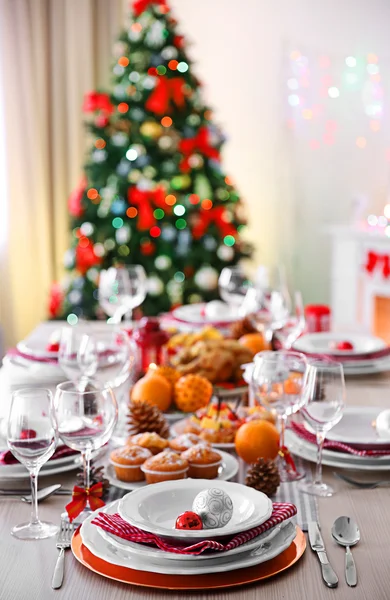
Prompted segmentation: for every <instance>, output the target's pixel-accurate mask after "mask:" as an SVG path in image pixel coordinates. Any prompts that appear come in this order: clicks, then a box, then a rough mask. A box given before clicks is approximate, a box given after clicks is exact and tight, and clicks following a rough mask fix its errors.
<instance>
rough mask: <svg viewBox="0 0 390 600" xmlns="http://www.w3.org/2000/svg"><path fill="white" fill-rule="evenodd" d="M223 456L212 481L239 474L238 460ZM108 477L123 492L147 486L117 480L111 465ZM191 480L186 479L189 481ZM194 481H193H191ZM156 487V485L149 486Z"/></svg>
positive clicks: (226, 478) (223, 454)
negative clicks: (216, 474)
mask: <svg viewBox="0 0 390 600" xmlns="http://www.w3.org/2000/svg"><path fill="white" fill-rule="evenodd" d="M220 454H221V456H222V465H221V469H220V472H219V474H218V477H216V478H215V479H211V480H210V481H215V482H219V481H228V480H229V479H232V478H233V477H234V476H235V475H237V472H238V460H237V459H236V457H235V456H232V455H231V454H228V453H227V452H220ZM106 477H107V479H108V480H109V482H110V484H111V485H115V487H118V488H121V489H122V490H129V491H131V490H139V489H140V488H144V487H145V486H146V485H148V484H147V483H146V481H121V480H120V479H118V478H117V476H116V474H115V469H114V467H113V466H112V465H111V464H109V465H107V467H106ZM189 480H190V479H186V481H189ZM191 481H192V480H191ZM149 485H155V484H149Z"/></svg>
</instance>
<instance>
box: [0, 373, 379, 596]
mask: <svg viewBox="0 0 390 600" xmlns="http://www.w3.org/2000/svg"><path fill="white" fill-rule="evenodd" d="M347 390H348V395H347V403H348V404H351V405H352V404H356V405H367V404H369V405H372V406H381V407H383V408H385V407H388V406H390V377H388V378H386V377H378V376H377V377H375V378H374V377H373V378H371V379H364V380H361V379H353V380H349V381H348V383H347ZM332 471H333V469H328V468H325V469H324V478H325V480H326V481H327V482H332V485H333V486H334V487H335V488H336V489H337V493H336V494H335V495H334V496H333V497H332V498H324V499H320V500H319V512H320V522H321V526H322V532H323V537H324V540H325V544H326V548H327V551H328V555H329V558H330V561H331V563H332V565H333V566H334V568H335V570H336V572H337V574H338V576H339V580H340V582H339V586H338V588H337V589H335V590H330V589H328V588H327V587H326V586H325V585H324V584H323V582H322V579H321V575H320V567H319V563H318V559H317V557H316V555H315V554H314V553H313V552H312V551H311V549H310V547H308V548H307V550H306V552H305V554H304V556H303V557H302V559H301V560H300V561H299V562H298V563H297V564H296V565H295V566H294V567H292V568H291V569H290V570H288V571H286V572H285V573H284V574H282V575H280V576H278V577H275V578H274V579H270V580H268V581H265V582H264V583H261V584H253V585H251V586H246V587H243V588H233V589H232V590H226V591H220V592H209V593H207V592H203V593H201V592H199V593H197V594H193V593H185V594H181V593H175V592H163V591H158V590H153V589H148V588H136V587H132V586H128V585H124V584H120V583H116V582H113V581H110V580H108V579H104V578H103V577H100V576H99V575H96V574H94V573H92V572H90V571H89V570H87V569H86V568H84V567H83V566H82V565H80V564H79V563H78V562H77V561H76V560H75V559H74V557H73V556H72V554H71V552H70V551H68V552H67V554H66V573H65V581H64V585H63V587H62V588H61V589H60V590H57V591H54V590H52V589H51V587H50V584H51V578H52V573H53V569H54V565H55V561H56V559H57V551H56V549H55V540H54V539H49V540H43V541H39V542H22V541H19V540H16V539H14V538H13V537H12V536H11V535H10V529H11V527H12V526H13V525H14V524H16V523H19V522H21V521H24V520H28V517H29V511H30V509H29V506H28V505H26V504H23V503H22V502H20V501H18V500H10V499H4V498H2V499H0V540H1V541H0V599H1V600H46V598H49V599H51V598H58V599H60V598H63V599H66V600H68V599H69V600H100V599H103V598H107V599H109V600H128V599H129V598H132V599H147V600H159V599H162V598H172V599H173V598H174V599H179V598H183V597H185V598H191V599H195V598H204V597H205V596H209V597H210V598H213V599H215V600H227V599H228V598H229V599H230V598H231V599H232V600H233V599H234V600H252V599H253V600H255V599H256V600H257V599H258V598H260V597H261V599H262V600H281V599H286V600H303V599H305V600H306V599H307V600H325V599H329V598H335V599H336V600H337V599H338V600H349V599H351V600H352V599H353V600H363V599H364V600H389V599H390V552H389V548H390V543H389V541H390V489H387V488H382V489H377V490H358V489H355V488H352V487H350V486H348V485H347V484H344V483H343V482H341V481H339V480H335V479H334V477H333V475H332ZM385 475H386V474H385V473H372V474H371V473H370V474H363V473H357V472H355V476H356V477H359V478H361V479H362V480H363V479H366V480H370V479H372V480H375V479H378V478H379V479H383V478H384V476H385ZM73 481H74V474H73V477H72V475H71V476H68V475H66V476H61V475H58V476H57V477H53V478H51V479H49V478H45V479H44V480H42V481H41V485H42V486H43V485H45V486H46V485H50V484H51V483H56V482H61V483H63V484H64V486H66V487H71V486H72V484H73ZM66 500H67V498H66V497H64V496H52V497H51V498H50V499H48V500H46V501H45V502H44V503H42V504H41V505H40V513H41V517H42V518H45V519H48V520H52V521H54V522H59V518H60V513H61V512H62V510H63V506H64V504H65V503H66V502H65V501H66ZM340 515H349V516H351V517H354V518H355V519H356V521H357V522H358V524H359V527H360V531H361V536H362V539H361V542H360V543H359V544H358V546H356V547H355V548H354V550H353V553H354V557H355V561H356V565H357V570H358V578H359V582H358V586H357V587H356V588H349V587H348V586H347V584H346V583H345V579H344V550H343V549H342V548H340V547H339V546H337V545H336V543H335V542H333V541H332V539H331V535H330V529H331V526H332V523H333V521H334V520H335V519H336V517H338V516H340Z"/></svg>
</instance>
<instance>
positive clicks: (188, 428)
mask: <svg viewBox="0 0 390 600" xmlns="http://www.w3.org/2000/svg"><path fill="white" fill-rule="evenodd" d="M201 431H202V429H201V426H200V425H199V424H198V423H195V422H194V421H192V420H191V419H187V423H186V424H185V426H184V429H183V433H196V434H197V435H199V433H200V432H201Z"/></svg>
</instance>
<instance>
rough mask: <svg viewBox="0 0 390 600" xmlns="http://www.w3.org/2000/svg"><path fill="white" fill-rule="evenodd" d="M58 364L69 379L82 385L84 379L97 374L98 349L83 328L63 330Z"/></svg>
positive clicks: (73, 327) (65, 328)
mask: <svg viewBox="0 0 390 600" xmlns="http://www.w3.org/2000/svg"><path fill="white" fill-rule="evenodd" d="M58 363H59V365H60V367H61V368H62V370H63V371H64V373H65V375H66V376H67V377H68V378H69V379H71V380H72V381H73V382H74V383H76V382H77V383H79V384H81V385H82V380H83V379H88V378H90V377H93V375H94V374H95V373H96V370H97V367H98V356H97V349H96V346H95V343H94V341H93V339H92V337H91V336H90V335H87V334H86V333H85V331H84V330H83V328H81V327H80V328H79V327H77V326H72V327H64V328H63V329H62V332H61V339H60V347H59V350H58Z"/></svg>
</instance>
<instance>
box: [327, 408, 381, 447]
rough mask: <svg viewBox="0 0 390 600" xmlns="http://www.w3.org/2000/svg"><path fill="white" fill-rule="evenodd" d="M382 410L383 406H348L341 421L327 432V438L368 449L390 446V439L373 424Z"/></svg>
mask: <svg viewBox="0 0 390 600" xmlns="http://www.w3.org/2000/svg"><path fill="white" fill-rule="evenodd" d="M381 412H383V408H377V407H372V406H346V407H345V409H344V413H343V417H342V419H341V421H339V423H337V425H335V426H334V427H333V429H331V430H330V431H329V432H328V433H327V434H326V439H328V440H332V441H335V442H343V443H344V444H350V445H351V446H356V447H361V448H363V449H368V447H369V446H379V447H380V446H384V447H387V448H389V447H390V441H389V440H387V441H386V440H384V439H383V438H380V437H379V435H378V433H377V431H376V428H375V427H374V426H373V425H372V423H373V422H374V421H375V420H376V418H377V416H378V415H379V414H380V413H381ZM379 449H380V448H378V450H379Z"/></svg>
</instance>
